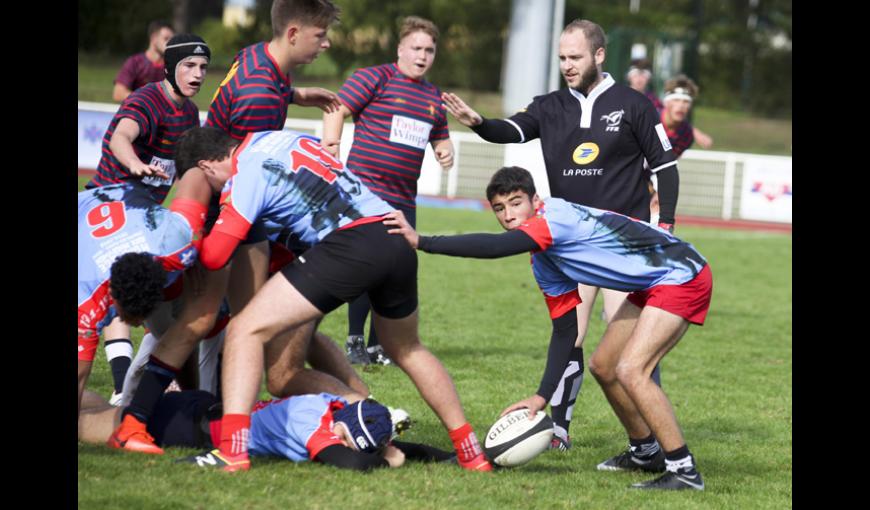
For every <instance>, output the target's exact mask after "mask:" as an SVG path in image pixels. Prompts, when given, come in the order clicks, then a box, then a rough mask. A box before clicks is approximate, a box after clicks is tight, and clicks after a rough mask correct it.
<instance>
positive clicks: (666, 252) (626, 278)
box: [519, 198, 707, 315]
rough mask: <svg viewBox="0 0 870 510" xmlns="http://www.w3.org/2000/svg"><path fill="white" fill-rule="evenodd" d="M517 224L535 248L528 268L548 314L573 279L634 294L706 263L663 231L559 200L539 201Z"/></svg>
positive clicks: (687, 276) (684, 277)
mask: <svg viewBox="0 0 870 510" xmlns="http://www.w3.org/2000/svg"><path fill="white" fill-rule="evenodd" d="M519 228H520V230H522V231H523V232H525V233H526V234H528V235H529V236H530V237H531V238H532V239H534V240H535V242H537V243H538V246H539V247H540V251H538V252H535V253H534V254H532V271H533V273H534V275H535V280H537V282H538V285H539V286H540V288H541V291H542V292H543V293H544V295H545V296H546V297H547V300H548V304H550V310H551V312H550V313H551V315H552V314H553V313H554V306H558V307H559V309H560V310H561V309H564V308H565V307H567V306H569V303H562V304H561V305H558V304H557V301H558V298H559V297H560V296H565V295H568V294H569V293H572V292H576V290H577V284H578V283H582V284H584V285H591V286H595V287H603V288H606V289H615V290H619V291H623V292H635V291H641V290H646V289H649V288H650V287H654V286H656V285H680V284H683V283H686V282H688V281H690V280H692V279H693V278H695V276H697V275H698V273H700V272H701V270H702V269H703V268H704V266H705V265H707V261H706V260H705V259H704V257H702V256H701V254H699V253H698V252H697V250H695V248H694V247H693V246H692V245H691V244H689V243H687V242H685V241H682V240H680V239H678V238H676V237H674V236H673V235H672V234H670V233H669V232H667V231H666V230H663V229H661V228H659V227H655V226H652V225H650V224H649V223H646V222H643V221H639V220H636V219H633V218H630V217H628V216H624V215H622V214H618V213H614V212H610V211H604V210H601V209H595V208H593V207H585V206H582V205H578V204H573V203H571V202H566V201H565V200H562V199H560V198H548V199H546V200H544V206H543V207H541V208H540V209H538V211H537V213H536V216H535V217H533V218H531V219H529V220H528V221H526V222H525V223H523V224H522V225H521V226H520V227H519ZM574 304H575V305H576V303H574ZM563 305H564V306H563Z"/></svg>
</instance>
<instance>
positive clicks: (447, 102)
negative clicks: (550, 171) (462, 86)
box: [441, 92, 522, 143]
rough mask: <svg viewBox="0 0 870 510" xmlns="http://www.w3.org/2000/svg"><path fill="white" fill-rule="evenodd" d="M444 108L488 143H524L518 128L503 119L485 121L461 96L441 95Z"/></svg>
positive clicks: (447, 93)
mask: <svg viewBox="0 0 870 510" xmlns="http://www.w3.org/2000/svg"><path fill="white" fill-rule="evenodd" d="M441 100H442V101H444V108H446V109H447V111H448V112H450V114H451V115H453V117H454V118H455V119H456V120H458V121H459V123H460V124H462V125H463V126H467V127H470V128H471V129H472V130H474V132H475V133H477V134H478V135H480V137H481V138H483V139H484V140H486V141H487V142H493V143H518V142H521V141H522V136H521V135H520V132H519V131H517V128H516V126H514V125H513V124H511V123H510V122H508V121H506V120H502V119H485V118H484V117H483V116H482V115H481V114H479V113H477V112H476V111H474V110H473V109H472V108H471V107H470V106H468V105H467V104H465V101H463V100H462V99H461V98H460V97H459V96H457V95H456V94H453V93H450V92H444V93H442V94H441Z"/></svg>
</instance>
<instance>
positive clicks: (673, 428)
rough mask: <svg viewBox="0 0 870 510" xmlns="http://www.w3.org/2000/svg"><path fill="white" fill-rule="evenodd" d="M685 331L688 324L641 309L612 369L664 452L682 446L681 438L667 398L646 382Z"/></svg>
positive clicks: (648, 308)
mask: <svg viewBox="0 0 870 510" xmlns="http://www.w3.org/2000/svg"><path fill="white" fill-rule="evenodd" d="M635 308H636V307H635ZM688 328H689V322H688V321H687V320H686V319H684V318H682V317H680V316H678V315H675V314H673V313H670V312H668V311H665V310H662V309H661V308H655V307H651V306H646V307H644V308H643V310H642V311H641V312H640V317H639V318H638V319H637V322H636V325H635V327H634V331H632V333H631V337H630V338H629V340H628V342H627V343H626V344H625V346H624V347H623V349H622V354H621V356H620V358H619V363H618V364H617V366H616V377H617V379H618V380H619V385H620V386H621V387H622V388H623V389H624V390H625V392H626V393H627V394H628V396H629V397H630V398H631V400H632V402H633V403H634V405H635V410H636V412H638V413H639V415H640V416H642V419H643V421H644V422H645V423H646V424H647V425H648V426H649V428H650V429H652V432H653V434H654V435H655V436H656V438H657V439H658V441H659V444H661V446H662V448H664V449H665V451H670V450H674V449H676V448H679V447H680V446H682V445H683V444H684V440H683V434H682V432H681V431H680V426H679V425H678V424H677V419H676V416H675V415H674V410H673V408H672V407H671V403H670V401H669V400H668V397H667V396H666V395H665V393H664V392H663V391H662V389H661V388H660V387H658V386H657V385H656V384H655V383H654V382H653V381H652V380H651V379H650V374H651V373H652V371H653V369H654V368H655V366H656V364H658V362H659V361H660V360H661V359H662V357H664V355H665V354H667V353H668V352H669V351H670V350H671V349H672V348H673V347H674V345H676V343H677V342H678V341H679V340H680V338H682V337H683V335H684V334H685V333H686V330H687V329H688Z"/></svg>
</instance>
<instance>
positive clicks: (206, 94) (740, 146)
mask: <svg viewBox="0 0 870 510" xmlns="http://www.w3.org/2000/svg"><path fill="white" fill-rule="evenodd" d="M122 63H123V59H118V58H110V57H99V56H94V55H87V54H79V66H78V71H79V72H78V87H79V88H78V96H79V99H80V100H82V101H96V102H104V103H112V102H114V101H112V87H113V81H114V79H115V76H116V74H117V72H118V70H119V69H120V68H121V64H122ZM225 75H226V69H219V68H212V69H209V73H208V74H207V75H206V79H205V83H204V84H203V86H202V89H201V90H200V92H199V94H197V95H196V97H194V99H193V100H194V102H195V103H196V105H197V106H198V107H199V110H200V111H202V112H205V111H208V107H209V105H210V104H211V99H212V96H214V93H215V90H217V87H218V85H219V84H220V82H221V81H222V80H223V78H224V76H225ZM294 84H296V85H298V86H318V87H325V88H327V89H330V90H333V91H336V90H338V89H339V88H340V87H341V85H342V80H341V79H339V78H308V77H300V78H299V79H298V80H295V81H294ZM448 90H449V91H450V92H455V93H456V94H458V95H459V96H460V97H462V98H463V100H465V101H466V102H467V103H468V104H470V105H471V106H472V107H473V108H474V109H475V110H477V111H478V112H479V113H480V114H481V115H483V116H485V117H502V116H504V115H505V114H507V115H512V114H513V113H514V112H504V111H503V110H502V106H501V94H500V93H497V92H482V91H475V90H467V89H452V88H451V89H448ZM529 100H530V101H531V98H529ZM288 116H289V117H293V118H300V119H321V118H322V112H321V110H320V109H318V108H302V107H298V106H291V107H290V109H289V111H288ZM448 123H449V127H450V129H451V130H455V131H468V132H470V131H471V130H470V129H468V128H466V127H465V126H463V125H461V124H459V123H458V122H456V120H455V119H453V117H451V116H449V115H448ZM694 123H695V125H696V126H698V127H699V128H701V130H703V131H704V132H706V133H707V134H709V135H710V136H712V137H713V147H712V150H718V151H735V152H749V153H758V154H775V155H789V156H790V155H791V153H792V130H791V120H777V119H764V118H759V117H753V116H751V115H749V114H746V113H743V112H731V111H726V110H718V109H714V108H705V107H698V108H695V116H694ZM695 148H697V146H695Z"/></svg>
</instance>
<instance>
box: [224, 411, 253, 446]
mask: <svg viewBox="0 0 870 510" xmlns="http://www.w3.org/2000/svg"><path fill="white" fill-rule="evenodd" d="M250 434H251V416H250V415H247V414H225V415H224V417H223V418H222V419H221V444H220V447H219V448H220V450H221V453H223V454H225V455H239V454H242V453H244V454H247V453H248V438H249V437H250Z"/></svg>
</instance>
